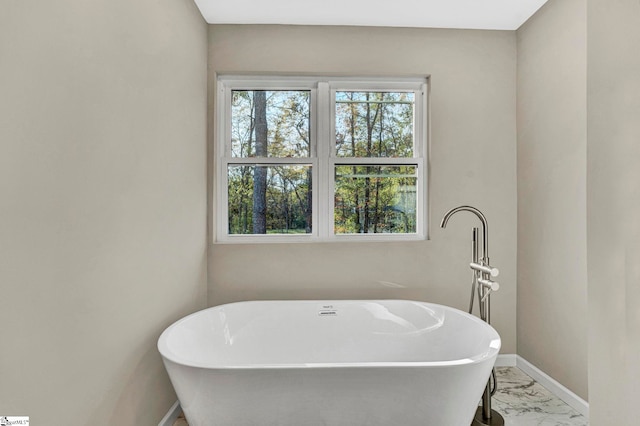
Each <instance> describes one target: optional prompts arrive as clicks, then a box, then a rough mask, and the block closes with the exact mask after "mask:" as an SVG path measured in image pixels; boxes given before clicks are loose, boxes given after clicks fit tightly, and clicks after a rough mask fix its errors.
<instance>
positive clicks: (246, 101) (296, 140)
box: [231, 90, 311, 157]
mask: <svg viewBox="0 0 640 426" xmlns="http://www.w3.org/2000/svg"><path fill="white" fill-rule="evenodd" d="M310 99H311V96H310V92H309V91H308V90H270V91H265V90H233V91H232V92H231V156H232V157H309V155H310V145H309V143H310V128H309V103H310Z"/></svg>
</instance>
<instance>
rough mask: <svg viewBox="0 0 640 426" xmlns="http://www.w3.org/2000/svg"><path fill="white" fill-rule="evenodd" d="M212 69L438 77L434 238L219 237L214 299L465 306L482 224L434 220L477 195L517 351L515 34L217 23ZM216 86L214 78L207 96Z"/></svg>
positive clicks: (499, 313)
mask: <svg viewBox="0 0 640 426" xmlns="http://www.w3.org/2000/svg"><path fill="white" fill-rule="evenodd" d="M209 70H210V71H209V72H210V74H209V78H210V81H211V82H213V81H214V79H215V73H216V72H274V73H283V72H293V73H295V72H298V73H299V72H307V73H316V74H322V73H339V74H348V75H360V74H361V75H367V74H371V73H375V74H383V75H405V74H414V75H415V74H418V75H431V83H432V86H431V146H430V148H431V158H430V160H431V171H430V178H431V182H430V209H431V221H430V225H431V240H430V241H423V242H410V243H384V244H383V243H369V244H367V243H347V244H335V243H321V244H275V245H274V244H262V245H259V244H257V245H246V244H242V245H240V244H239V245H233V244H214V245H213V246H212V249H211V250H210V257H209V268H210V270H212V271H215V273H211V274H209V296H208V298H209V304H210V305H217V304H221V303H225V302H231V301H238V300H247V299H298V298H302V299H308V298H310V299H315V298H409V299H417V300H428V301H433V302H437V303H443V304H447V305H452V306H456V307H459V308H461V309H466V308H467V306H468V298H469V290H470V271H469V267H468V262H469V256H470V247H469V244H470V237H471V227H472V226H474V225H476V224H477V223H478V222H477V220H476V219H474V217H472V216H471V215H470V214H467V215H466V216H465V215H464V214H460V216H459V217H455V218H453V219H452V220H451V221H450V222H449V226H448V228H447V229H446V230H441V229H440V228H439V227H438V224H439V222H440V219H441V217H442V215H443V214H444V213H445V212H446V211H447V210H448V209H450V208H452V207H456V206H458V205H461V204H471V205H474V206H476V207H478V208H480V209H481V210H483V211H484V212H485V214H486V215H487V217H488V219H489V224H490V239H491V241H490V244H491V247H490V249H491V253H490V254H491V260H492V262H493V263H494V264H495V265H496V266H497V267H499V268H500V269H501V271H502V273H501V276H500V278H501V283H502V284H503V286H502V287H501V289H500V291H499V292H498V293H496V294H495V296H494V297H493V299H492V300H493V303H492V320H493V324H494V325H495V327H496V328H497V329H498V331H499V332H500V334H501V336H502V339H503V352H505V353H515V350H516V341H515V333H516V329H515V321H516V203H517V201H516V168H515V166H516V126H515V124H516V116H515V105H516V90H515V89H516V81H515V79H516V36H515V32H512V31H461V30H441V29H436V30H427V29H392V28H355V27H296V26H251V25H249V26H233V25H211V26H210V27H209ZM214 93H215V88H214V86H213V84H211V85H210V105H211V106H213V105H214V102H213V100H214ZM212 115H213V111H212ZM210 136H211V134H210ZM210 144H212V138H211V137H210ZM209 193H211V191H209Z"/></svg>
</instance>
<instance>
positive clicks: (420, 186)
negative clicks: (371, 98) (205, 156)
mask: <svg viewBox="0 0 640 426" xmlns="http://www.w3.org/2000/svg"><path fill="white" fill-rule="evenodd" d="M234 90H308V91H310V110H309V114H310V123H309V125H310V148H311V149H310V156H309V157H296V158H274V157H268V158H259V157H250V158H238V157H232V156H231V93H232V91H234ZM391 90H393V91H398V92H399V91H406V92H413V93H414V96H415V98H414V102H415V103H414V156H413V157H409V158H388V157H387V158H384V157H382V158H380V157H367V158H363V157H359V158H352V157H337V156H336V140H335V93H336V92H337V91H371V92H375V91H391ZM428 117H429V111H428V78H427V77H415V78H414V77H408V78H351V77H349V78H334V77H322V76H321V77H317V76H313V77H312V76H294V77H290V76H254V75H218V77H217V90H216V113H215V117H214V122H215V128H216V131H215V134H214V138H215V141H214V143H215V149H214V162H215V166H216V167H215V169H214V170H215V171H214V182H215V184H214V188H213V189H214V194H213V205H214V207H213V208H214V211H215V215H214V216H215V223H214V228H215V232H216V234H215V238H214V241H215V242H219V243H274V242H287V243H292V242H322V241H324V242H327V241H329V242H330V241H367V242H370V241H414V240H424V239H427V238H428V215H427V212H428V187H429V186H428V170H427V166H428V158H427V157H428V136H429V129H428V125H429V120H428ZM231 164H259V165H279V164H292V165H295V164H301V165H302V164H304V165H306V164H308V165H311V167H312V174H311V179H312V182H313V191H312V194H311V196H312V201H311V202H312V232H311V233H309V234H229V233H228V223H229V217H228V214H229V212H228V181H227V178H228V166H229V165H231ZM342 164H344V165H347V164H348V165H352V164H371V165H415V166H417V178H418V179H417V185H416V186H417V192H416V210H417V211H416V232H415V233H406V234H401V233H394V234H386V233H367V234H335V233H334V229H333V227H334V189H335V188H334V170H335V167H336V166H337V165H342Z"/></svg>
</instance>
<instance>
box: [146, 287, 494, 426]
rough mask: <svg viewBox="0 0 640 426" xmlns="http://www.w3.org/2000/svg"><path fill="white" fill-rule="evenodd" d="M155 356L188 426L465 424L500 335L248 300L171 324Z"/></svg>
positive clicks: (452, 319) (398, 316)
mask: <svg viewBox="0 0 640 426" xmlns="http://www.w3.org/2000/svg"><path fill="white" fill-rule="evenodd" d="M158 349H159V351H160V353H161V354H162V357H163V360H164V364H165V367H166V369H167V372H168V373H169V377H170V378H171V382H172V384H173V386H174V388H175V390H176V393H177V395H178V399H179V400H180V405H181V406H182V409H183V410H184V413H185V415H186V418H187V421H188V422H189V425H190V426H204V425H207V426H248V425H251V426H315V425H323V426H338V425H340V426H392V425H401V426H417V425H420V426H469V425H470V424H471V421H472V419H473V416H474V413H475V411H476V408H477V406H478V401H479V400H480V398H481V395H482V392H483V390H484V388H485V386H486V383H487V380H488V379H489V375H490V373H491V369H492V367H493V364H494V363H495V360H496V356H497V355H498V351H499V350H500V337H499V336H498V333H496V331H495V330H494V329H493V328H492V327H491V326H490V325H488V324H486V323H484V322H482V321H481V320H480V319H478V318H476V317H474V316H472V315H469V314H467V313H465V312H462V311H460V310H457V309H454V308H450V307H446V306H441V305H436V304H430V303H423V302H413V301H401V300H378V301H373V300H372V301H369V300H358V301H337V300H333V301H252V302H239V303H231V304H227V305H221V306H216V307H213V308H209V309H205V310H203V311H200V312H196V313H194V314H192V315H189V316H187V317H185V318H183V319H181V320H179V321H177V322H176V323H174V324H173V325H171V326H170V327H169V328H167V329H166V330H165V331H164V333H162V335H161V336H160V339H159V341H158Z"/></svg>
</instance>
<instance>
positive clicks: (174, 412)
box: [158, 401, 182, 426]
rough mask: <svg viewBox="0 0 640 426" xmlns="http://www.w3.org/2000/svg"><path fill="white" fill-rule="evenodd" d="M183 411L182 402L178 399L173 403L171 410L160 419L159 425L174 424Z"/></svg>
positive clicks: (171, 425) (169, 425) (170, 425)
mask: <svg viewBox="0 0 640 426" xmlns="http://www.w3.org/2000/svg"><path fill="white" fill-rule="evenodd" d="M181 411H182V410H181V409H180V402H179V401H176V402H175V404H173V405H172V406H171V408H169V411H168V412H167V414H166V415H165V416H164V417H163V418H162V420H160V423H158V426H173V424H174V423H175V422H176V419H177V418H178V416H179V415H180V412H181Z"/></svg>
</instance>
